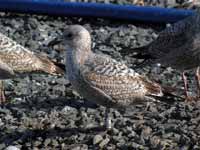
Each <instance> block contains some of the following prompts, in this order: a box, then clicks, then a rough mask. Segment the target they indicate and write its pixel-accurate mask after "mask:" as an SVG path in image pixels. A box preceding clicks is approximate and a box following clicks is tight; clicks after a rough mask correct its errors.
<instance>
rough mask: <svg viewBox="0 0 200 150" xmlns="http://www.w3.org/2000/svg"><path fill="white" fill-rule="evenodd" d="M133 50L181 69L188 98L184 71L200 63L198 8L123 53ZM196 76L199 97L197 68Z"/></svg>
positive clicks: (188, 98) (199, 85)
mask: <svg viewBox="0 0 200 150" xmlns="http://www.w3.org/2000/svg"><path fill="white" fill-rule="evenodd" d="M133 51H138V52H139V53H140V52H141V53H143V54H144V55H143V56H145V55H146V56H148V57H149V58H150V59H151V60H152V63H161V64H162V65H165V66H171V67H173V68H175V69H178V70H180V71H182V72H183V74H182V77H183V80H184V86H185V93H186V100H190V99H191V98H190V97H189V96H188V93H187V81H186V76H185V74H184V71H185V70H188V69H192V68H195V67H198V66H199V65H200V9H198V10H197V12H196V13H195V14H194V15H192V16H190V17H187V18H186V19H184V20H181V21H178V22H177V23H175V24H173V25H171V26H170V27H167V28H166V29H165V30H163V31H162V32H161V33H160V34H159V36H158V38H157V39H156V40H154V41H153V42H152V43H150V44H149V45H147V46H144V47H139V48H136V49H134V50H131V51H130V50H127V51H126V52H125V53H126V54H128V53H132V52H133ZM196 78H197V81H198V84H197V86H198V97H200V92H199V87H200V84H199V81H200V75H199V68H198V69H197V71H196Z"/></svg>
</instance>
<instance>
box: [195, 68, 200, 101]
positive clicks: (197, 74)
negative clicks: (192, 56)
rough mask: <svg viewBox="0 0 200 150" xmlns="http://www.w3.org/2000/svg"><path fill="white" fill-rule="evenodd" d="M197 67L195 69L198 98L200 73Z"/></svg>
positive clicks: (199, 95) (199, 96)
mask: <svg viewBox="0 0 200 150" xmlns="http://www.w3.org/2000/svg"><path fill="white" fill-rule="evenodd" d="M199 69H200V68H199V67H197V70H196V74H195V76H196V81H197V99H199V98H200V74H199Z"/></svg>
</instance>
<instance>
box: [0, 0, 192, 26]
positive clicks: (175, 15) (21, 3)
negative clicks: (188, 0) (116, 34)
mask: <svg viewBox="0 0 200 150" xmlns="http://www.w3.org/2000/svg"><path fill="white" fill-rule="evenodd" d="M0 11H5V12H17V13H31V14H47V15H58V16H77V17H101V18H110V19H122V20H128V21H142V22H153V23H173V22H176V21H178V20H181V19H183V18H185V17H188V16H190V15H192V14H193V13H194V12H193V11H192V10H177V9H166V8H159V7H139V6H133V5H115V4H99V3H78V2H64V1H63V0H53V1H52V0H0Z"/></svg>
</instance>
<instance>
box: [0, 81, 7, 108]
mask: <svg viewBox="0 0 200 150" xmlns="http://www.w3.org/2000/svg"><path fill="white" fill-rule="evenodd" d="M5 102H6V97H5V91H4V85H3V81H2V80H0V104H4V103H5Z"/></svg>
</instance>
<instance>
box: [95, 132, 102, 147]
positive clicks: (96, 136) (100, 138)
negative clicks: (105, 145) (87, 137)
mask: <svg viewBox="0 0 200 150" xmlns="http://www.w3.org/2000/svg"><path fill="white" fill-rule="evenodd" d="M102 140H103V137H102V136H101V135H99V134H97V135H95V137H94V138H93V144H94V145H95V144H98V143H100V142H101V141H102Z"/></svg>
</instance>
